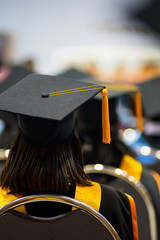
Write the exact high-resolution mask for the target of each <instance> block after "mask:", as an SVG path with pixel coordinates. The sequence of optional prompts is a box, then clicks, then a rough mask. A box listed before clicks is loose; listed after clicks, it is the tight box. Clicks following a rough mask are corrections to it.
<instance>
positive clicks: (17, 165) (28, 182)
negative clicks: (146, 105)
mask: <svg viewBox="0 0 160 240" xmlns="http://www.w3.org/2000/svg"><path fill="white" fill-rule="evenodd" d="M99 92H102V95H106V89H105V87H104V86H102V85H97V84H96V85H95V84H87V83H84V82H80V81H74V80H71V79H63V78H60V77H53V76H48V75H40V74H30V75H29V76H27V77H26V78H24V79H23V80H21V81H20V82H19V83H17V84H15V85H14V86H12V87H11V88H9V89H8V90H6V91H5V92H3V93H2V94H1V95H0V110H2V111H7V112H12V113H14V114H16V116H17V120H18V126H19V132H18V134H17V136H16V138H15V140H14V142H13V144H12V146H11V149H10V153H9V157H8V159H7V162H6V164H5V166H4V169H3V172H2V175H1V186H0V206H3V205H5V204H7V203H8V202H10V201H12V200H14V199H17V198H19V197H21V196H26V195H30V194H43V193H44V194H46V193H47V194H62V195H66V196H69V197H73V198H75V199H77V200H80V201H82V202H84V203H86V204H88V205H90V206H91V207H93V208H94V209H95V210H97V211H99V212H100V213H101V214H103V215H104V217H106V218H107V219H108V221H109V222H110V223H111V224H112V225H113V227H114V228H115V230H116V231H117V233H118V234H119V236H120V238H121V239H123V240H130V239H132V240H137V239H138V227H137V215H136V208H135V203H134V200H133V198H132V197H130V196H128V195H126V194H124V193H121V192H120V191H118V190H115V189H113V188H111V187H107V186H104V185H102V184H99V183H96V182H92V181H91V180H90V179H89V177H88V176H87V175H86V174H85V172H84V170H83V154H82V149H81V143H80V140H79V137H78V135H77V133H76V129H75V117H74V112H75V110H76V109H77V108H79V107H80V106H82V105H83V104H86V102H87V101H89V100H90V99H91V98H93V97H94V96H95V95H97V94H98V93H99ZM104 137H105V138H106V136H104ZM106 139H107V138H106ZM67 211H71V209H70V207H67V209H66V208H64V207H62V206H61V207H59V206H56V208H55V207H54V206H53V207H52V206H51V205H47V203H46V204H45V205H44V204H43V205H41V204H40V203H39V204H37V205H34V206H32V207H28V208H27V207H26V209H24V212H27V213H29V214H32V215H35V216H43V217H48V216H55V215H57V214H60V213H63V212H67Z"/></svg>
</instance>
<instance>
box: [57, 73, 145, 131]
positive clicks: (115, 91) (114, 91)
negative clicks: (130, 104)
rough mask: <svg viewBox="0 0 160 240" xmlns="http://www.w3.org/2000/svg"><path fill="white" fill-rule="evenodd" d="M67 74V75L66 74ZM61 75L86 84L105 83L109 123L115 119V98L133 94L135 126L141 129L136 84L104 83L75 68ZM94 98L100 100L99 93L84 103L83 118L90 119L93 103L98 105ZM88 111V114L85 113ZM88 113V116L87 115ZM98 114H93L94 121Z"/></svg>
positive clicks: (140, 113) (141, 122) (139, 105)
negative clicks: (84, 114)
mask: <svg viewBox="0 0 160 240" xmlns="http://www.w3.org/2000/svg"><path fill="white" fill-rule="evenodd" d="M68 74H69V75H68ZM61 76H62V77H64V78H65V77H67V76H70V77H71V78H74V79H76V80H80V81H82V82H85V83H88V84H90V83H91V84H101V85H105V86H106V89H107V90H108V93H107V96H108V99H109V107H108V108H109V118H110V122H111V124H112V123H114V120H115V121H116V112H115V102H116V99H117V98H119V97H120V96H123V95H129V94H134V103H135V112H136V116H137V128H138V129H139V130H140V131H142V130H143V119H142V109H141V107H142V106H141V94H140V92H139V89H138V87H137V86H136V85H133V84H124V83H119V84H116V83H115V84H111V83H106V82H102V81H100V80H98V79H96V78H94V77H93V76H91V75H89V74H85V73H83V72H81V71H79V70H77V69H69V70H68V71H66V72H63V73H61ZM96 100H100V101H101V100H102V96H101V94H100V93H99V94H97V95H96V96H95V97H94V98H93V99H92V100H91V101H90V102H89V103H87V104H86V108H87V107H88V109H87V110H86V111H85V110H84V108H85V106H84V107H83V106H82V108H83V111H84V112H86V116H84V117H85V118H88V119H90V116H89V114H90V115H92V112H93V109H94V104H96V105H100V104H98V103H95V101H96ZM87 111H88V114H87ZM87 115H88V116H87ZM98 117H99V116H95V121H96V119H98Z"/></svg>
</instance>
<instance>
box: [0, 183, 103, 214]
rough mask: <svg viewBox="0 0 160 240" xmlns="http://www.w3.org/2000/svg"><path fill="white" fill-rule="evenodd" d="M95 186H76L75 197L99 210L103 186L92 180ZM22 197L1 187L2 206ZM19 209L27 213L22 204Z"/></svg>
mask: <svg viewBox="0 0 160 240" xmlns="http://www.w3.org/2000/svg"><path fill="white" fill-rule="evenodd" d="M92 184H93V186H81V185H77V186H76V191H75V199H77V200H79V201H82V202H84V203H86V204H88V205H89V206H91V207H93V208H94V209H95V210H97V211H99V208H100V204H101V187H100V185H99V184H98V183H95V182H92ZM20 197H22V195H12V194H9V193H8V191H5V190H2V188H1V187H0V207H2V206H4V205H5V204H7V203H9V202H11V201H13V200H15V199H17V198H20ZM16 210H17V211H19V212H22V213H26V210H25V207H24V206H20V207H18V208H16Z"/></svg>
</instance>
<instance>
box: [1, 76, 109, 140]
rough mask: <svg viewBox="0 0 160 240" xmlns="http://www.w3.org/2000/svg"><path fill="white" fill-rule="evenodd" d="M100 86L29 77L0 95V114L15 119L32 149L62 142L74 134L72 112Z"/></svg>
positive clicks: (102, 88)
mask: <svg viewBox="0 0 160 240" xmlns="http://www.w3.org/2000/svg"><path fill="white" fill-rule="evenodd" d="M101 90H102V92H103V90H105V89H104V86H102V85H94V84H88V83H85V82H81V81H75V80H73V79H64V78H60V77H54V76H49V75H40V74H30V75H28V76H27V77H25V78H24V79H22V80H21V81H19V82H18V83H16V84H14V85H13V86H12V87H10V88H9V89H7V90H6V91H5V92H3V93H1V94H0V110H2V111H6V112H11V113H15V114H17V115H18V123H19V127H20V130H21V132H22V134H23V135H24V137H25V138H26V139H28V140H29V141H30V142H31V143H33V144H35V145H49V144H50V143H51V142H56V143H58V142H63V141H64V140H65V139H67V137H68V136H69V135H70V134H71V132H73V128H74V117H73V113H74V111H75V110H76V109H77V108H78V107H80V106H81V105H82V104H84V103H85V102H87V101H88V100H89V99H91V98H93V97H94V96H95V95H96V94H98V93H99V92H100V91H101Z"/></svg>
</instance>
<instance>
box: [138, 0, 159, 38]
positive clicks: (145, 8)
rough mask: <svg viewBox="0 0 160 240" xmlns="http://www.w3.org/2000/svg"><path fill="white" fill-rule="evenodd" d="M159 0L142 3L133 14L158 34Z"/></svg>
mask: <svg viewBox="0 0 160 240" xmlns="http://www.w3.org/2000/svg"><path fill="white" fill-rule="evenodd" d="M159 13H160V1H159V0H152V1H147V2H146V3H144V4H143V5H142V6H141V7H140V8H139V9H137V10H135V11H134V13H133V15H134V17H136V18H137V19H139V20H141V21H142V22H143V23H145V24H147V25H148V26H149V27H150V28H151V29H152V30H154V31H156V32H157V33H159V34H160V14H159Z"/></svg>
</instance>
